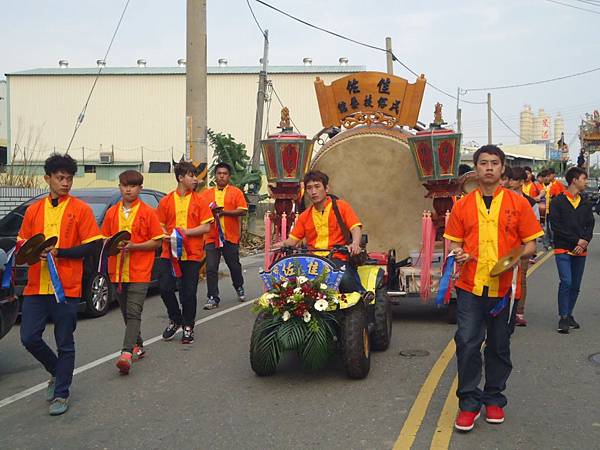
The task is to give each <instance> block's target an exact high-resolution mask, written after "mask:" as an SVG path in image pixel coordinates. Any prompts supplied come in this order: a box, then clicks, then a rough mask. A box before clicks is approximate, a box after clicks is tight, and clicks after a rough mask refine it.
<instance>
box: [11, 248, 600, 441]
mask: <svg viewBox="0 0 600 450" xmlns="http://www.w3.org/2000/svg"><path fill="white" fill-rule="evenodd" d="M599 259H600V252H599V251H594V248H593V244H592V250H591V254H590V256H589V257H588V267H587V272H586V276H585V277H584V283H583V290H582V295H581V297H580V302H579V304H578V306H577V309H576V312H575V317H576V318H577V319H578V321H580V323H581V324H582V327H583V328H582V329H581V330H578V331H574V332H572V333H571V334H569V335H567V336H564V335H558V334H557V333H556V331H555V328H556V299H555V297H556V294H555V292H556V286H557V275H556V268H555V265H554V261H553V258H550V259H549V260H548V261H546V262H545V263H544V264H542V265H541V266H539V267H538V268H537V270H536V271H535V272H534V273H533V274H532V276H531V277H530V279H529V300H528V308H527V314H526V316H527V319H528V320H529V321H530V325H529V326H528V327H527V328H520V329H517V331H516V333H515V336H514V338H513V363H514V366H515V369H514V371H513V374H512V376H511V378H510V380H509V387H508V389H507V395H508V397H509V405H508V407H507V409H506V414H507V420H506V422H505V423H504V424H503V425H499V426H492V425H489V424H487V423H485V422H484V421H483V420H481V421H479V422H478V423H477V425H476V427H475V430H474V431H473V432H471V433H469V434H457V433H453V432H452V429H451V419H452V418H453V417H454V415H455V414H456V410H455V407H454V404H453V399H454V393H453V392H452V389H451V384H452V382H453V380H454V377H455V375H456V365H455V364H456V363H455V361H454V359H453V358H452V353H448V350H447V351H446V352H444V349H446V348H447V346H448V343H449V342H450V341H451V339H452V336H453V333H454V330H455V327H454V326H452V325H448V324H446V322H445V320H444V314H443V311H441V310H437V309H435V308H433V307H431V306H425V305H421V304H420V303H419V301H415V300H408V301H406V302H405V303H404V304H402V305H400V306H397V307H395V308H394V319H395V320H394V331H393V337H392V344H391V346H390V349H389V350H388V351H386V352H383V353H374V354H373V356H372V364H371V372H370V374H369V376H368V377H367V378H366V379H364V380H358V381H356V380H349V379H347V378H346V377H345V375H344V372H343V369H342V367H341V363H340V362H339V361H337V360H335V359H334V360H332V362H331V364H330V365H329V366H328V367H327V368H326V369H325V370H323V371H321V372H317V373H311V372H304V371H302V370H300V368H299V367H298V364H297V361H296V360H295V359H294V358H292V357H289V358H287V359H285V360H284V361H283V363H282V365H281V367H280V370H279V371H278V373H277V374H276V375H275V376H272V377H268V378H259V377H257V376H255V374H254V373H253V372H252V370H251V369H250V364H249V360H248V348H249V338H250V333H251V329H252V324H253V320H254V315H253V313H252V312H251V311H250V308H249V307H248V306H247V305H246V304H240V303H239V302H237V300H236V298H235V295H234V291H233V289H232V287H231V285H230V282H229V279H228V278H227V277H224V278H222V279H221V281H220V285H221V291H222V298H223V300H222V302H221V303H222V304H221V307H220V308H219V309H217V310H214V311H210V312H209V311H203V310H202V309H201V307H202V305H203V304H204V299H205V293H206V286H205V285H204V284H201V285H200V286H199V289H198V291H199V313H198V319H200V320H203V323H201V324H199V325H197V326H196V342H195V343H194V344H193V345H191V346H183V345H181V344H180V343H179V341H178V339H175V340H173V341H171V342H162V341H161V340H156V342H154V343H152V344H151V345H149V346H148V347H147V352H148V356H147V357H146V358H145V359H144V360H142V361H140V362H138V363H136V364H135V365H134V367H133V370H132V371H131V373H130V375H129V376H126V377H125V376H120V375H119V374H118V372H117V369H116V368H115V366H114V362H115V360H114V358H108V357H107V355H111V354H113V353H115V352H117V351H118V350H119V349H120V345H121V340H122V334H123V328H124V327H123V324H122V319H121V316H120V313H119V311H118V310H117V309H116V308H113V309H112V310H111V311H110V312H109V313H108V314H107V315H106V316H104V317H102V318H99V319H82V320H80V321H79V323H78V329H77V334H76V344H77V361H76V367H78V368H80V370H81V368H83V370H82V371H81V372H80V373H78V374H77V375H76V376H75V378H74V382H73V386H72V394H71V409H70V410H69V412H68V413H67V414H65V415H63V416H59V417H50V416H48V414H47V403H46V402H45V400H44V391H43V390H40V391H38V392H34V393H32V394H30V395H27V396H24V397H23V398H20V399H18V400H16V401H12V402H11V403H8V402H7V399H9V398H12V399H13V400H14V398H15V397H13V396H15V394H19V393H23V392H24V391H26V390H28V389H30V388H32V387H34V386H37V385H39V384H40V383H43V382H44V381H45V380H47V378H48V376H47V374H46V373H45V371H44V370H43V369H42V368H41V366H40V365H39V364H38V363H37V362H36V361H35V360H34V359H33V358H32V357H31V356H30V355H29V354H28V353H27V352H26V351H25V350H24V349H23V348H22V346H21V344H20V342H19V333H18V331H19V329H18V326H16V327H15V328H14V329H13V330H12V331H11V332H10V333H9V334H8V335H7V336H6V337H5V338H4V339H2V340H1V341H0V449H48V448H56V449H70V448H78V449H81V448H90V449H96V448H98V449H105V448H107V449H118V448H131V449H137V448H143V449H145V450H149V449H165V448H167V449H171V448H173V449H231V448H244V449H317V448H323V449H345V450H348V449H390V448H397V449H401V448H410V446H407V442H411V443H412V448H414V449H426V448H449V447H450V448H452V449H459V448H460V449H495V448H498V449H513V448H514V449H554V448H556V449H591V448H600V445H599V444H598V442H599V441H600V411H599V408H598V404H599V400H600V391H599V389H598V387H599V386H598V376H599V375H600V366H595V365H593V364H592V363H591V362H590V361H589V360H588V356H589V355H590V354H592V353H596V352H600V343H599V342H600V339H599V338H600V328H599V327H598V326H597V323H598V320H599V315H600V306H599V305H598V302H597V293H598V290H599V288H600V278H599V277H598V276H596V274H595V273H594V272H595V266H596V267H597V266H598V260H599ZM243 263H244V268H245V270H246V274H245V275H246V280H247V282H246V288H247V289H246V290H247V294H248V296H249V297H250V298H254V297H256V296H257V295H258V294H259V293H260V291H261V287H260V284H259V281H258V277H257V272H258V268H259V266H261V264H262V263H261V260H260V258H258V257H251V258H248V259H245V260H244V261H243ZM211 317H212V318H211ZM166 322H167V317H166V312H165V308H164V306H163V304H162V301H161V300H160V298H159V297H158V296H157V295H152V296H151V297H149V298H148V299H147V301H146V304H145V310H144V316H143V323H142V328H143V334H144V337H145V338H146V339H150V338H153V337H156V336H159V335H160V334H161V333H162V330H163V328H164V326H165V325H166ZM51 332H52V326H51V325H49V326H48V329H47V331H46V336H47V337H48V339H49V342H52V336H51ZM449 349H450V350H452V349H451V347H450V348H449ZM404 350H424V351H425V352H426V356H422V357H412V358H407V357H404V356H401V355H400V352H401V351H404ZM440 355H445V356H447V357H448V358H447V359H446V361H447V362H448V364H447V365H445V364H446V363H445V362H443V361H444V356H442V358H440ZM103 358H104V360H107V361H105V362H103ZM438 369H439V375H440V376H439V381H438V380H436V377H435V376H433V375H435V372H436V370H438ZM432 380H433V381H432ZM429 398H430V400H429ZM419 414H422V420H419V418H420V416H419ZM406 436H410V439H406ZM394 446H395V447H394Z"/></svg>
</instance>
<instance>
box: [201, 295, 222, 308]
mask: <svg viewBox="0 0 600 450" xmlns="http://www.w3.org/2000/svg"><path fill="white" fill-rule="evenodd" d="M220 301H221V299H219V297H208V300H207V301H206V305H204V309H215V308H218V307H219V302H220Z"/></svg>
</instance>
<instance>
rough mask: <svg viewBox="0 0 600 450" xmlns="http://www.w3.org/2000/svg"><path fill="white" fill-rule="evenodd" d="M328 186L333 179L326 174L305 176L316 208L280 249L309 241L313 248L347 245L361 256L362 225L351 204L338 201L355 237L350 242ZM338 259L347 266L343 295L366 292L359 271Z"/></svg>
mask: <svg viewBox="0 0 600 450" xmlns="http://www.w3.org/2000/svg"><path fill="white" fill-rule="evenodd" d="M328 184H329V177H328V176H327V175H326V174H324V173H323V172H320V171H318V170H313V171H310V172H307V174H306V175H305V176H304V186H305V189H306V194H307V195H308V196H309V197H310V200H311V202H312V206H311V207H310V208H308V209H306V210H305V211H304V212H303V213H302V214H300V216H299V217H298V219H297V220H296V224H295V225H294V228H293V229H292V231H291V233H290V236H289V237H288V238H287V239H286V240H285V241H283V242H282V243H280V244H278V247H285V246H288V247H292V246H297V245H298V244H300V242H302V240H303V239H306V244H307V245H308V247H309V248H315V249H327V250H331V249H332V248H333V247H334V246H336V245H347V246H348V250H349V252H350V254H351V255H358V254H360V252H361V248H360V239H361V236H362V224H361V223H360V221H359V220H358V217H356V214H355V213H354V211H353V210H352V207H351V206H350V205H349V204H348V203H347V202H345V201H344V200H339V199H338V200H336V204H337V207H338V209H339V212H340V216H341V218H342V220H343V221H344V224H345V226H346V228H347V229H348V230H349V231H350V234H351V239H352V241H351V242H347V240H346V239H345V238H344V233H343V231H342V228H341V227H340V224H339V222H338V220H337V217H336V215H335V212H334V210H333V200H332V198H331V197H330V196H329V195H328V193H329V187H328ZM334 259H337V265H338V266H341V265H345V266H346V270H345V272H344V276H343V277H342V281H341V283H340V292H363V291H364V288H363V287H362V285H361V283H360V278H359V276H358V273H357V271H356V268H355V267H354V266H353V265H352V264H351V263H350V262H349V261H346V260H345V257H344V255H338V256H337V258H336V255H334Z"/></svg>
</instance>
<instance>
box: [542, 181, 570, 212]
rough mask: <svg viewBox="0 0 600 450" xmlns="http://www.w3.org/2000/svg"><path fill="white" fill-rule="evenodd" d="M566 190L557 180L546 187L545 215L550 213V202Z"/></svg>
mask: <svg viewBox="0 0 600 450" xmlns="http://www.w3.org/2000/svg"><path fill="white" fill-rule="evenodd" d="M566 190H567V188H566V187H565V185H564V184H562V183H561V182H560V181H558V180H554V181H553V182H551V183H550V184H549V185H548V186H546V209H547V211H546V214H548V213H549V212H550V201H551V200H552V199H553V198H554V197H556V196H558V195H560V194H562V193H563V192H565V191H566Z"/></svg>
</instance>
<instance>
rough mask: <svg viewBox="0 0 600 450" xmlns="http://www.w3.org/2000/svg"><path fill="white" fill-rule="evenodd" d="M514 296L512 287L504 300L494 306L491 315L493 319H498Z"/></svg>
mask: <svg viewBox="0 0 600 450" xmlns="http://www.w3.org/2000/svg"><path fill="white" fill-rule="evenodd" d="M511 294H512V287H511V288H510V289H508V292H507V293H506V295H505V296H504V297H502V299H501V300H500V301H499V302H498V303H496V304H495V305H494V307H493V308H492V309H491V310H490V315H491V316H492V317H496V316H497V315H498V314H500V313H501V312H502V310H503V309H504V308H506V305H508V301H509V300H510V296H511Z"/></svg>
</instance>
